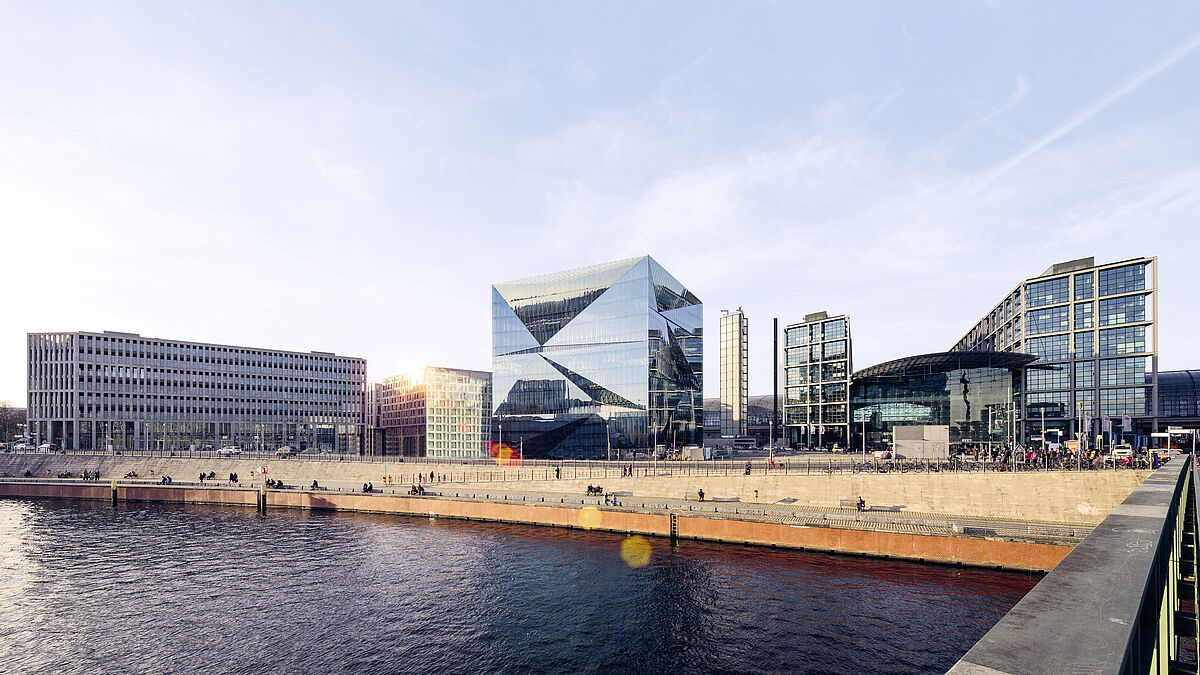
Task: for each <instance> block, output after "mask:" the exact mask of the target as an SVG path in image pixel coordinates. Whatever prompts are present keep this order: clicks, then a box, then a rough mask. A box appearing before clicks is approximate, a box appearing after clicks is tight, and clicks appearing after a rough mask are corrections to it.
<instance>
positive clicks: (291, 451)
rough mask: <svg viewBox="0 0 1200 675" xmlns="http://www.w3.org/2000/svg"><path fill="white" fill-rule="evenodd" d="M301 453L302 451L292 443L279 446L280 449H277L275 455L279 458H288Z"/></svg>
mask: <svg viewBox="0 0 1200 675" xmlns="http://www.w3.org/2000/svg"><path fill="white" fill-rule="evenodd" d="M299 454H300V451H299V450H296V449H295V448H293V447H292V446H290V445H285V446H283V447H282V448H279V449H278V450H276V451H275V456H276V457H278V458H279V459H287V458H288V457H295V456H296V455H299Z"/></svg>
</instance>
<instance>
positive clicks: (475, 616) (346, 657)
mask: <svg viewBox="0 0 1200 675" xmlns="http://www.w3.org/2000/svg"><path fill="white" fill-rule="evenodd" d="M1037 580H1038V577H1036V576H1032V575H1025V574H1014V573H1005V572H997V571H988V570H975V569H969V568H954V567H945V566H937V565H921V564H912V563H904V562H896V561H887V560H873V559H867V558H857V557H850V556H838V555H826V554H818V553H807V552H798V551H784V550H774V549H766V548H751V547H741V546H731V545H722V544H710V543H703V542H692V541H684V542H680V543H679V544H678V546H676V547H672V546H671V544H670V542H669V541H667V540H664V539H653V538H651V539H645V540H643V539H641V538H640V537H639V538H635V539H627V538H626V537H623V536H619V535H614V534H609V533H599V532H584V531H579V530H562V529H551V528H538V527H531V526H523V525H507V524H494V523H478V522H467V521H455V520H444V519H443V520H432V519H424V518H409V517H397V516H375V515H369V514H355V513H336V512H335V513H329V512H308V511H286V510H274V511H271V512H269V513H268V514H267V515H258V514H257V513H256V512H255V511H254V510H252V509H243V508H224V507H198V506H170V505H139V504H130V505H122V506H118V507H115V508H114V507H112V506H110V505H107V504H101V503H88V502H82V503H81V502H62V501H22V500H0V672H5V673H35V672H36V673H44V672H56V673H128V672H134V673H192V672H212V673H262V672H287V673H343V672H344V673H366V672H371V673H407V672H436V673H485V672H486V673H575V672H613V673H628V672H644V673H674V672H730V673H747V672H754V673H776V672H779V673H795V672H800V673H804V672H808V673H857V674H861V673H925V672H929V673H933V672H944V671H945V670H946V669H947V668H949V667H950V666H951V665H953V664H954V662H955V661H956V660H957V659H958V658H959V657H960V656H962V654H964V653H965V652H966V651H967V649H968V648H969V647H970V646H971V645H972V644H974V642H975V641H976V640H977V639H979V637H980V636H982V635H983V634H984V633H985V632H987V630H988V629H989V628H990V627H991V626H992V625H993V624H994V623H995V622H996V621H997V620H999V618H1000V617H1001V616H1003V614H1004V613H1005V612H1006V611H1008V609H1009V608H1011V607H1012V605H1014V604H1015V603H1016V602H1017V600H1019V599H1020V598H1021V596H1022V595H1024V594H1025V593H1026V592H1027V591H1028V590H1029V589H1030V588H1031V587H1032V586H1033V585H1034V584H1035V583H1036V582H1037Z"/></svg>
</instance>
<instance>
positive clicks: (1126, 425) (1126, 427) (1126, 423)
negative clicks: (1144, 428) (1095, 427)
mask: <svg viewBox="0 0 1200 675" xmlns="http://www.w3.org/2000/svg"><path fill="white" fill-rule="evenodd" d="M1121 431H1133V420H1132V419H1130V418H1129V415H1121Z"/></svg>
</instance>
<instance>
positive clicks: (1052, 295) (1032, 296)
mask: <svg viewBox="0 0 1200 675" xmlns="http://www.w3.org/2000/svg"><path fill="white" fill-rule="evenodd" d="M1069 283H1070V279H1069V278H1068V277H1062V278H1061V279H1050V280H1048V281H1038V282H1034V283H1030V284H1025V299H1026V303H1027V306H1029V307H1042V306H1043V305H1056V304H1058V303H1060V302H1066V301H1067V286H1068V285H1069Z"/></svg>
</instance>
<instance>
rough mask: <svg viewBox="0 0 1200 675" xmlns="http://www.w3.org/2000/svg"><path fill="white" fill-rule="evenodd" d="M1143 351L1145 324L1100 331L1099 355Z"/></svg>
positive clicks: (1138, 352) (1144, 346)
mask: <svg viewBox="0 0 1200 675" xmlns="http://www.w3.org/2000/svg"><path fill="white" fill-rule="evenodd" d="M1145 351H1146V327H1145V326H1126V327H1125V328H1110V329H1108V330H1102V331H1100V356H1118V355H1120V354H1140V353H1142V352H1145Z"/></svg>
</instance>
